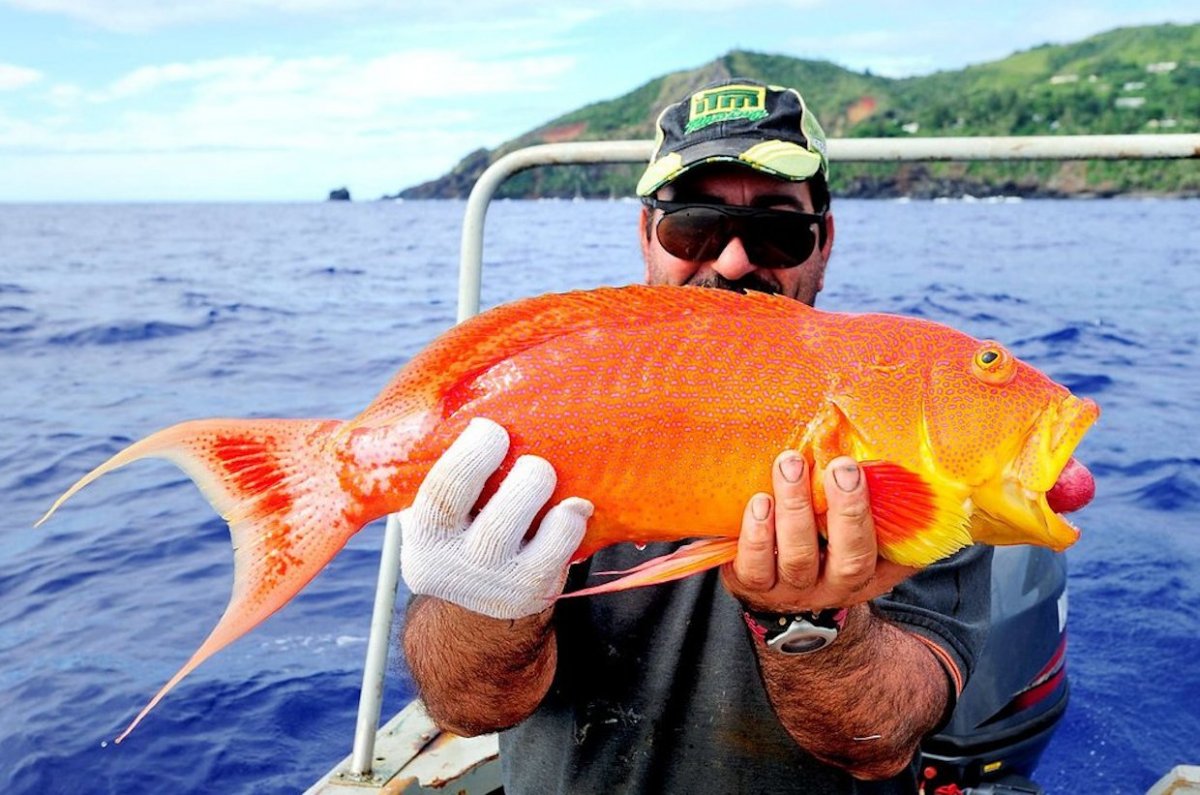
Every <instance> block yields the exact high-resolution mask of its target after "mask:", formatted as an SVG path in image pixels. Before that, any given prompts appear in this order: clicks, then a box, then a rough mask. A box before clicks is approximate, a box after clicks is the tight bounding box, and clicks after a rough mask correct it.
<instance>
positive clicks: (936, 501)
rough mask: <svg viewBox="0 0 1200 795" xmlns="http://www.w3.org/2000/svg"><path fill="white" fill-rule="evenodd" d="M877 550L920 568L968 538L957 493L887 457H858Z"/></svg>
mask: <svg viewBox="0 0 1200 795" xmlns="http://www.w3.org/2000/svg"><path fill="white" fill-rule="evenodd" d="M860 466H861V467H862V471H863V474H864V476H865V477H866V479H867V492H868V493H869V494H870V498H871V516H872V518H873V519H874V520H875V537H876V539H877V543H878V546H879V554H880V555H882V556H883V557H885V558H887V559H888V560H891V561H893V562H895V563H899V564H901V565H904V566H917V567H925V566H928V565H929V564H931V563H934V562H936V561H938V560H941V559H942V558H945V557H948V556H949V555H952V554H953V553H955V552H957V551H958V550H960V549H962V548H963V547H965V546H969V545H970V544H971V542H972V539H971V532H970V518H969V517H968V516H967V513H966V511H965V510H964V508H963V499H962V497H961V495H958V494H956V493H954V492H953V491H952V490H950V489H948V488H946V487H939V486H937V485H936V484H933V483H930V482H929V481H928V480H926V479H925V478H923V477H922V476H921V475H920V474H918V473H916V472H913V471H912V470H911V469H907V468H906V467H903V466H901V465H899V464H895V463H892V462H889V461H862V462H861V463H860Z"/></svg>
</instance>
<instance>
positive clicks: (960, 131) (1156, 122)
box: [399, 25, 1200, 198]
mask: <svg viewBox="0 0 1200 795" xmlns="http://www.w3.org/2000/svg"><path fill="white" fill-rule="evenodd" d="M730 76H738V77H749V78H754V79H758V80H762V81H764V82H769V83H775V84H780V85H787V86H795V87H797V88H799V89H800V91H801V92H802V93H803V94H804V97H805V99H806V101H807V102H808V104H809V106H810V107H811V108H812V109H813V110H814V111H815V112H816V114H817V116H818V118H820V119H821V122H822V124H823V125H824V127H825V130H826V133H827V134H828V135H830V136H831V137H859V138H861V137H904V136H960V135H966V136H970V135H1070V134H1099V133H1183V132H1187V133H1197V132H1200V25H1156V26H1147V27H1138V28H1122V29H1118V30H1113V31H1109V32H1107V33H1103V34H1100V35H1097V36H1093V37H1091V38H1089V39H1086V40H1084V41H1081V42H1078V43H1075V44H1068V45H1049V44H1046V45H1042V46H1040V47H1035V48H1033V49H1031V50H1027V51H1024V52H1019V53H1016V54H1014V55H1011V56H1009V57H1008V58H1005V59H1003V60H1000V61H995V62H992V63H985V64H979V65H975V66H969V67H967V68H965V69H961V70H958V71H947V72H938V73H936V74H932V75H927V76H922V77H911V78H904V79H891V78H885V77H879V76H876V75H872V74H870V73H869V72H868V73H858V72H852V71H850V70H847V69H843V68H842V67H840V66H837V65H836V64H833V63H830V62H828V61H810V60H801V59H797V58H790V57H787V56H782V55H768V54H763V53H754V52H745V51H734V52H730V53H728V54H727V55H725V56H723V57H721V58H718V59H717V60H715V61H713V62H711V63H708V64H706V65H704V66H702V67H700V68H698V69H694V70H690V71H684V72H675V73H672V74H669V75H665V76H663V77H658V78H655V79H654V80H651V81H650V82H648V83H646V84H645V85H643V86H641V87H639V88H637V89H635V90H634V91H632V92H630V93H628V94H626V95H624V96H622V97H618V98H616V99H612V100H608V101H604V102H597V103H594V104H591V105H587V106H585V107H582V108H579V109H578V110H575V111H572V112H570V113H568V114H566V115H564V116H561V117H559V118H557V119H554V120H552V121H550V122H548V123H547V124H545V125H543V126H541V127H539V128H537V129H535V130H532V131H530V132H528V133H526V134H525V135H522V136H520V137H519V138H517V139H514V140H512V141H509V142H508V143H506V144H504V145H502V146H500V147H498V148H497V149H495V150H492V151H487V150H479V151H476V152H473V153H472V154H471V155H468V156H467V158H464V160H463V161H462V162H461V163H459V165H458V166H456V167H455V169H454V170H453V171H452V172H451V173H450V174H447V175H446V176H444V177H442V178H440V179H437V180H434V181H432V182H429V183H425V184H424V185H418V186H416V187H413V188H409V189H408V190H405V191H402V192H401V193H400V194H399V195H401V196H404V197H408V198H429V197H438V198H449V197H462V196H465V195H466V194H467V193H468V192H469V190H470V187H471V185H472V184H473V183H474V180H475V179H476V178H477V177H478V175H479V174H480V173H482V171H483V169H484V168H486V166H487V164H488V163H490V162H493V161H494V160H495V159H496V158H498V157H500V156H501V155H504V154H505V153H507V152H509V151H512V150H514V149H517V148H520V147H523V146H529V145H531V144H537V143H548V142H556V141H568V140H572V141H585V140H614V139H631V138H632V139H639V138H641V139H648V138H652V137H653V134H654V120H655V117H656V116H657V113H658V111H659V110H660V109H661V108H662V107H663V106H664V105H666V104H667V103H669V102H672V101H676V100H678V99H679V98H680V97H681V96H684V95H686V94H687V93H688V92H689V91H691V90H693V89H695V88H699V87H700V86H703V85H705V84H706V83H710V82H712V81H714V80H718V79H722V78H726V77H730ZM640 171H641V167H640V166H634V165H628V166H557V167H551V168H540V169H536V170H532V171H528V172H525V173H523V174H520V175H517V176H516V177H514V178H512V179H510V180H509V181H507V182H506V183H505V185H504V186H503V187H502V188H501V194H500V195H502V196H510V197H537V196H560V197H573V196H584V197H609V196H621V195H632V193H633V186H634V184H635V182H636V180H637V175H638V174H639V173H640ZM832 182H833V188H834V191H835V192H836V193H838V194H839V195H849V196H895V195H913V196H935V195H962V194H964V193H971V194H975V195H983V194H997V193H1005V194H1019V195H1080V194H1085V195H1113V194H1120V193H1157V194H1168V195H1193V196H1195V195H1200V168H1197V164H1196V162H1195V161H1176V162H1162V161H1143V162H1132V161H1126V162H1111V161H1087V162H1067V163H1059V162H1025V163H931V164H906V165H900V166H897V165H891V164H870V165H868V164H857V163H835V164H833V167H832Z"/></svg>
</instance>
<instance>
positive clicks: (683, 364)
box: [39, 286, 1099, 741]
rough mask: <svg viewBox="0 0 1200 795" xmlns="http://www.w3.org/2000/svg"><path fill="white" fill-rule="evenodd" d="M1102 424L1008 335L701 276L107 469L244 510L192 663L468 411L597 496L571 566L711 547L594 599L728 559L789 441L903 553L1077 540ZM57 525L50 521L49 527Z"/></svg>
mask: <svg viewBox="0 0 1200 795" xmlns="http://www.w3.org/2000/svg"><path fill="white" fill-rule="evenodd" d="M1098 416H1099V409H1098V408H1097V406H1096V404H1095V403H1093V402H1092V401H1091V400H1086V399H1080V398H1077V397H1075V396H1074V395H1072V394H1071V393H1070V392H1069V391H1068V390H1067V389H1065V388H1064V387H1062V386H1059V385H1058V384H1055V383H1054V382H1053V381H1051V380H1050V379H1049V378H1047V377H1046V376H1045V375H1043V374H1042V373H1040V372H1039V371H1037V370H1035V369H1034V368H1032V367H1030V366H1029V365H1027V364H1024V363H1023V362H1021V361H1019V360H1017V359H1016V358H1015V357H1013V355H1012V354H1010V353H1009V352H1008V351H1007V350H1005V348H1004V347H1002V346H1001V345H1000V344H998V343H996V342H992V341H983V342H980V341H978V340H975V339H972V338H971V337H969V336H967V335H965V334H962V333H960V332H958V331H955V330H953V329H950V328H947V327H945V326H942V325H939V324H937V323H932V322H929V321H925V320H918V319H912V318H903V317H897V316H892V315H883V314H864V315H854V314H843V313H830V312H821V311H818V310H816V309H812V308H811V307H808V306H806V305H804V304H801V303H798V302H796V301H793V300H790V299H786V298H780V297H776V296H767V295H762V294H754V293H752V294H749V295H741V294H737V293H732V292H725V291H720V290H704V289H696V288H686V287H644V286H634V287H622V288H606V289H598V290H592V291H583V292H573V293H567V294H561V295H546V296H542V297H538V298H531V299H527V300H523V301H518V302H515V303H512V304H508V305H506V306H502V307H499V308H496V309H493V310H491V311H489V312H485V313H484V314H482V315H479V316H477V317H475V318H473V319H471V320H469V321H467V322H465V323H463V324H461V325H459V326H456V327H455V328H453V329H451V330H450V331H448V332H446V333H445V334H443V335H442V336H440V337H439V338H438V339H436V340H434V342H433V343H431V344H430V345H429V346H428V347H427V348H426V349H425V350H424V351H422V352H421V353H420V354H418V355H417V356H416V357H414V358H413V359H412V360H411V361H410V362H409V363H408V364H407V365H405V366H404V368H403V369H401V370H400V372H399V373H397V375H396V376H395V377H394V378H393V379H392V382H391V383H390V384H388V386H387V387H386V388H385V389H384V390H383V391H382V392H381V393H380V394H379V395H378V397H376V398H375V400H374V401H373V402H372V403H371V404H370V405H369V406H367V408H366V409H365V410H364V411H363V412H362V413H361V414H359V415H358V416H357V417H355V418H354V419H353V420H350V421H348V422H346V421H342V420H329V419H326V420H303V419H300V420H297V419H257V420H241V419H209V420H196V421H192V422H184V423H181V424H179V425H175V426H172V427H170V428H167V429H165V430H162V431H159V432H158V433H155V434H153V435H151V436H149V437H147V438H145V439H142V440H141V441H139V442H136V443H135V444H133V445H130V446H129V447H128V448H126V449H125V450H123V451H122V452H120V453H118V454H117V455H115V456H113V457H112V458H111V459H109V460H108V461H107V462H105V463H104V464H101V465H100V466H99V467H97V468H96V469H94V470H93V471H92V472H90V473H88V474H87V475H86V476H84V477H83V478H82V479H80V480H79V482H77V483H76V484H75V485H74V486H72V487H71V488H70V489H69V490H68V491H67V492H66V494H64V495H63V496H62V497H61V498H59V500H58V501H57V502H56V503H55V504H54V506H53V507H52V508H51V509H50V511H48V512H47V514H46V516H45V517H43V518H42V520H41V521H45V520H46V518H48V517H49V516H50V514H51V513H53V512H54V510H55V509H57V508H58V507H59V505H61V504H62V503H63V501H64V500H66V499H67V498H68V497H70V496H71V495H72V494H74V493H75V492H76V491H78V490H79V489H80V488H82V487H83V486H85V485H86V484H88V483H90V482H91V481H92V480H94V479H96V478H97V477H99V476H100V475H102V474H104V473H106V472H109V471H111V470H113V469H116V468H117V467H120V466H124V465H125V464H128V463H129V462H131V461H135V460H137V459H140V458H146V457H159V458H166V459H168V460H170V461H172V462H174V463H175V464H176V465H178V466H179V467H180V468H182V469H183V470H184V472H186V473H187V474H188V475H189V476H190V477H191V478H192V480H194V481H195V482H196V484H197V485H198V486H199V487H200V490H201V491H202V492H203V493H204V495H205V497H207V498H208V500H209V502H210V503H212V505H213V507H214V508H215V509H216V510H217V511H219V512H220V514H221V515H222V516H223V517H224V518H225V519H226V520H227V521H228V522H229V527H230V532H231V535H232V538H233V548H234V583H233V593H232V596H231V598H230V601H229V604H228V606H227V607H226V609H225V613H224V615H222V617H221V619H220V621H219V622H218V623H217V626H216V627H215V628H214V629H213V631H212V633H211V634H210V635H209V636H208V638H207V639H206V640H205V641H204V643H203V644H202V645H201V646H200V648H199V649H198V650H197V651H196V652H195V654H194V655H193V656H192V658H191V659H190V660H188V662H187V663H186V664H185V665H184V666H183V668H181V669H180V670H179V672H178V673H176V674H175V676H173V677H172V678H171V679H170V681H168V682H167V684H166V685H164V686H163V688H162V689H161V690H160V691H159V692H158V693H157V695H155V696H154V698H153V699H152V700H151V701H150V703H149V704H148V705H147V706H146V707H145V709H143V710H142V712H141V713H140V714H139V715H138V716H137V717H136V718H135V719H134V720H133V722H132V723H131V724H130V726H129V727H128V728H127V729H126V730H125V731H124V732H123V733H122V734H121V736H120V738H118V741H119V740H120V739H123V738H124V737H125V736H126V735H127V734H128V733H129V732H130V731H131V730H132V729H133V727H134V726H136V725H137V724H138V722H139V721H141V719H142V718H143V717H144V716H145V715H146V713H147V712H148V711H149V710H150V709H151V708H152V707H153V706H154V705H155V704H156V703H158V701H159V700H160V699H161V698H162V697H163V696H164V695H165V694H166V693H167V691H169V690H170V689H171V688H172V687H174V686H175V684H176V683H178V682H179V680H181V679H182V678H183V677H184V676H186V675H187V674H188V673H189V672H190V671H192V670H193V669H194V668H195V667H196V666H197V665H199V664H200V663H201V662H203V661H204V660H205V659H207V658H208V657H210V656H211V655H212V654H214V653H215V652H217V651H218V650H220V649H221V648H223V647H224V646H225V645H227V644H228V643H230V642H232V641H233V640H236V639H237V638H239V637H241V636H242V635H243V634H245V633H246V632H248V631H249V630H250V629H252V628H253V627H255V626H256V625H257V624H259V623H260V622H261V621H263V620H264V619H266V618H267V617H268V616H270V615H271V614H272V613H274V612H275V611H276V610H278V609H279V608H280V607H282V606H283V605H284V604H286V603H287V602H288V601H289V600H291V598H292V597H293V596H295V595H296V594H297V593H298V592H299V591H300V590H301V589H302V588H303V587H304V586H305V585H306V584H307V583H308V582H309V580H311V579H312V578H313V577H314V576H316V574H317V573H318V572H319V571H320V570H321V569H322V568H323V567H324V566H325V564H327V563H328V562H329V561H330V560H331V559H332V558H333V556H334V555H336V554H337V553H338V551H339V550H340V549H341V548H342V546H343V545H344V544H345V543H346V541H347V539H349V538H350V536H352V535H353V534H354V533H355V532H357V531H358V530H359V528H361V527H362V526H363V525H365V524H367V523H368V522H370V521H372V520H374V519H377V518H379V517H382V516H384V515H386V514H389V513H393V512H396V511H399V510H402V509H404V508H406V507H407V506H408V505H409V504H410V503H411V502H412V500H413V497H414V495H415V493H416V490H417V487H418V486H419V485H420V483H421V481H422V479H423V478H424V477H425V474H426V472H428V470H429V468H430V466H431V465H432V464H433V463H434V462H435V461H436V460H437V459H438V457H439V456H441V454H442V453H443V452H444V451H445V450H446V448H447V447H449V445H450V443H451V442H452V441H453V440H454V439H455V438H456V437H457V436H458V434H459V433H460V432H461V431H462V430H463V429H464V428H465V427H466V425H467V423H468V421H469V420H470V419H471V418H472V417H487V418H489V419H492V420H494V421H496V422H498V423H500V424H501V425H503V426H504V427H505V428H507V429H508V432H509V435H510V438H511V442H512V444H511V447H510V449H509V452H508V456H507V458H506V460H505V462H504V464H503V465H502V467H501V469H500V471H499V472H498V473H497V474H496V476H495V477H493V479H492V480H491V481H490V483H489V488H488V489H485V491H484V494H483V496H482V497H481V503H482V501H484V500H486V499H487V498H488V497H489V496H490V495H491V494H492V493H493V492H494V490H495V487H496V486H497V485H498V484H499V482H500V480H501V479H502V478H503V475H504V474H505V473H506V472H507V471H508V469H509V468H510V467H511V465H512V463H513V462H514V461H515V460H516V458H517V457H518V456H521V455H523V454H527V453H528V454H534V455H539V456H542V457H544V458H546V459H548V460H549V461H550V463H551V464H553V465H554V468H555V470H556V471H557V473H558V485H557V487H556V489H555V492H554V496H553V497H552V501H555V502H556V501H558V500H560V499H562V498H564V497H567V496H571V495H577V496H581V497H586V498H587V499H588V500H591V502H592V503H593V504H594V505H595V513H594V515H593V516H592V518H591V520H590V521H589V522H588V529H587V534H586V535H585V537H584V539H583V542H582V543H581V544H580V546H579V548H578V550H577V551H576V552H575V555H574V560H583V559H584V558H587V557H588V556H589V555H591V554H592V553H594V552H596V551H597V550H599V549H601V548H603V547H606V546H608V545H610V544H616V543H618V542H622V541H633V542H637V543H646V542H651V541H671V540H678V539H682V538H690V537H700V538H701V539H702V540H700V541H698V542H695V543H693V544H691V545H689V546H686V547H684V548H682V549H680V550H679V551H677V552H675V553H674V554H672V555H670V556H666V557H663V558H659V559H656V560H654V561H651V562H650V563H648V564H645V565H643V566H640V567H638V568H637V569H635V570H633V571H632V572H631V573H628V576H626V577H625V578H623V579H619V580H616V581H613V582H610V583H607V584H605V585H601V586H599V587H596V588H592V589H589V593H600V592H604V591H613V590H621V589H623V588H629V587H634V586H638V585H648V584H651V583H657V582H665V581H667V580H669V579H675V578H678V577H682V576H685V575H688V574H692V573H695V572H698V571H702V570H705V569H708V568H712V567H714V566H718V565H720V564H722V563H725V562H727V561H729V560H731V559H732V558H733V556H734V554H735V551H736V545H737V534H738V532H739V530H740V527H741V517H742V511H743V508H744V506H745V505H746V502H747V501H748V500H749V498H750V497H751V495H753V494H754V493H755V492H759V491H770V490H771V473H770V469H771V462H772V461H773V460H774V458H775V456H776V455H777V454H778V453H779V452H780V451H781V450H784V449H788V448H792V449H796V450H798V451H800V453H801V454H802V455H803V456H804V457H805V458H806V459H807V461H808V463H809V471H810V472H811V473H812V479H813V498H814V505H815V508H816V510H817V512H818V519H819V520H820V519H821V517H822V515H823V514H824V512H825V510H826V505H827V504H826V502H825V499H824V493H823V491H822V489H821V486H820V484H821V482H822V476H823V472H824V468H825V467H826V465H827V464H828V463H829V461H830V460H831V459H832V458H834V457H835V456H838V455H850V456H852V457H853V458H855V459H856V460H858V461H860V462H862V467H863V471H864V473H865V476H866V478H867V485H868V490H869V493H870V497H871V511H872V514H873V516H874V519H875V526H876V528H877V533H878V541H879V550H880V554H882V555H883V556H884V557H885V558H887V559H889V560H892V561H895V562H897V563H902V564H905V565H909V566H926V565H928V564H930V563H933V562H934V561H937V560H939V559H941V558H944V557H946V556H947V555H950V554H951V553H953V552H954V551H956V550H958V549H960V548H962V547H964V546H967V545H969V544H971V543H972V542H976V541H978V542H982V543H987V544H1038V545H1042V546H1046V547H1050V548H1052V549H1056V550H1061V549H1064V548H1066V547H1067V546H1069V545H1070V544H1071V543H1073V542H1074V541H1075V540H1076V539H1077V538H1078V535H1079V533H1078V531H1077V530H1076V529H1075V528H1074V527H1073V526H1072V525H1071V524H1070V523H1068V522H1067V521H1066V520H1065V519H1063V518H1062V516H1060V515H1059V514H1060V513H1063V512H1067V511H1070V510H1074V509H1077V508H1080V507H1082V506H1083V505H1084V504H1086V503H1087V502H1088V500H1090V499H1091V496H1092V493H1093V491H1094V482H1093V480H1092V476H1091V474H1090V473H1089V472H1088V471H1087V469H1086V468H1084V467H1083V465H1082V464H1079V463H1078V462H1076V461H1075V460H1074V459H1073V458H1072V457H1071V456H1072V452H1073V451H1074V449H1075V448H1076V446H1077V445H1078V444H1079V441H1080V439H1081V438H1082V437H1083V435H1084V433H1085V432H1086V431H1087V429H1088V428H1089V427H1090V426H1091V425H1092V423H1093V422H1095V420H1096V418H1097V417H1098ZM39 524H40V522H39Z"/></svg>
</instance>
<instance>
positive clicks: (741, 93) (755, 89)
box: [684, 85, 767, 134]
mask: <svg viewBox="0 0 1200 795" xmlns="http://www.w3.org/2000/svg"><path fill="white" fill-rule="evenodd" d="M766 115H767V89H766V88H764V87H762V86H743V85H733V86H721V87H720V88H712V89H709V90H707V91H698V92H696V93H695V94H693V95H692V104H691V113H690V114H689V116H688V123H687V127H685V128H684V133H685V134H690V133H693V132H695V131H696V130H700V129H703V128H705V127H707V126H709V125H710V124H716V123H717V122H721V121H732V120H734V119H746V120H747V121H758V120H759V119H762V118H765V117H766Z"/></svg>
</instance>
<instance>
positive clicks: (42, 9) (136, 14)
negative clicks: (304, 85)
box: [0, 0, 628, 33]
mask: <svg viewBox="0 0 1200 795" xmlns="http://www.w3.org/2000/svg"><path fill="white" fill-rule="evenodd" d="M0 2H4V3H7V4H8V5H11V6H15V7H17V8H21V9H24V10H27V11H34V12H39V13H44V14H54V15H60V16H65V17H69V18H71V19H75V20H79V21H81V22H85V23H87V24H89V25H94V26H95V27H98V28H102V29H104V30H110V31H116V32H126V33H133V32H139V33H140V32H148V31H155V30H162V29H164V28H173V27H180V26H186V25H190V24H193V23H198V22H214V21H221V20H235V19H243V18H247V17H254V16H268V15H269V16H320V17H323V18H336V17H337V16H339V15H350V14H356V13H363V12H366V13H369V14H372V15H375V16H376V17H377V19H378V21H380V22H387V21H389V20H394V19H397V18H399V19H403V20H404V22H405V23H406V24H426V23H439V24H440V23H446V22H468V23H479V22H484V21H486V22H488V23H489V24H491V23H498V22H500V21H504V20H513V19H517V20H529V19H533V18H537V19H542V20H563V19H579V18H588V17H591V16H593V15H595V14H596V13H597V12H596V11H594V10H593V9H592V8H591V6H590V4H589V3H579V5H578V7H575V8H572V7H571V4H570V3H568V2H563V3H561V4H553V5H548V6H545V7H538V6H531V5H530V4H529V3H528V2H526V0H458V2H452V3H416V2H412V0H172V2H162V0H104V2H97V1H96V0H0ZM627 2H628V0H627Z"/></svg>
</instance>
